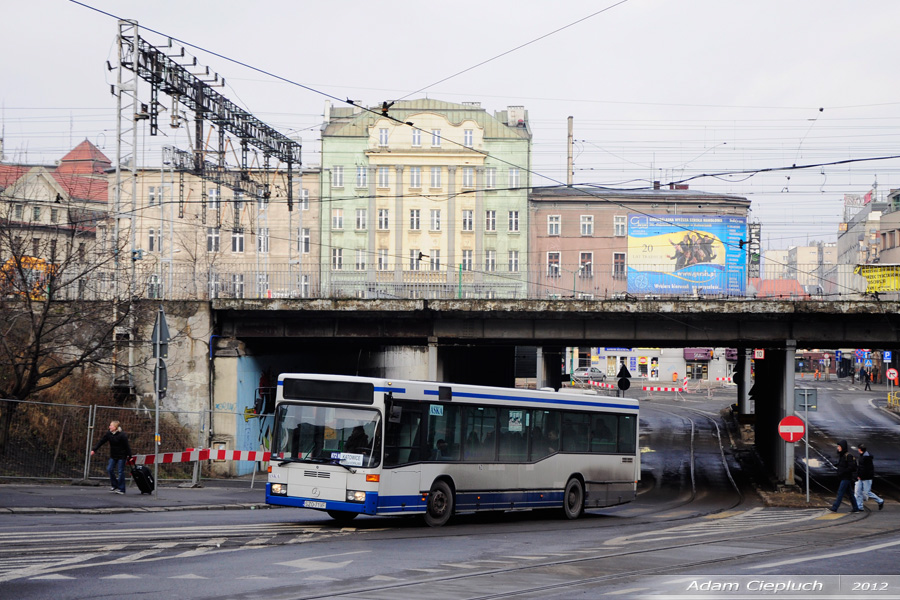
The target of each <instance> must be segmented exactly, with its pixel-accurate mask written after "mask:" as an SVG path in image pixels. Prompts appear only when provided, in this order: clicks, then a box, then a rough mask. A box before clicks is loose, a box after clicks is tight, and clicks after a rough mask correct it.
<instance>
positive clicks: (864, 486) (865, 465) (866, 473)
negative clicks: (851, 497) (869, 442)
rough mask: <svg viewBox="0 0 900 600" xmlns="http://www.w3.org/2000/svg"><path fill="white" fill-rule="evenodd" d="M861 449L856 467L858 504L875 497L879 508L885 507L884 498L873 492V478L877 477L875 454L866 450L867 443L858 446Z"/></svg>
mask: <svg viewBox="0 0 900 600" xmlns="http://www.w3.org/2000/svg"><path fill="white" fill-rule="evenodd" d="M857 448H858V450H859V460H858V461H856V462H857V465H858V466H857V469H856V505H857V506H858V507H860V508H862V507H863V502H865V501H866V498H874V500H875V502H877V503H878V510H881V509H882V508H884V500H882V499H881V498H879V497H878V496H876V495H875V493H874V492H872V480H873V479H875V463H874V462H873V458H874V457H873V456H872V455H871V454H869V452H868V451H867V450H866V445H865V444H860V445H859V446H857Z"/></svg>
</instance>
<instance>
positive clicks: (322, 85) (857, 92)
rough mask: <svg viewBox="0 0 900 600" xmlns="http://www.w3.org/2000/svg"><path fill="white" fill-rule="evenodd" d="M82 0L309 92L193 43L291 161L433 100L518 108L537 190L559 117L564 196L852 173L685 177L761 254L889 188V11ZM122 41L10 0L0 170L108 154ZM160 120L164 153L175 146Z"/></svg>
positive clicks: (74, 13)
mask: <svg viewBox="0 0 900 600" xmlns="http://www.w3.org/2000/svg"><path fill="white" fill-rule="evenodd" d="M85 4H88V5H90V6H92V7H94V8H97V9H99V10H102V11H105V12H109V13H111V14H113V15H115V16H117V17H122V18H128V19H135V20H137V21H138V22H139V24H140V25H141V26H142V27H146V28H149V29H152V30H156V31H159V32H162V33H164V34H166V35H168V36H172V37H175V38H178V39H181V40H184V41H185V42H187V43H189V44H193V45H195V46H198V47H200V48H202V49H206V50H210V51H213V52H216V53H218V54H220V55H223V56H224V57H226V58H228V59H234V60H235V61H239V62H241V63H245V64H247V65H251V66H253V67H256V68H258V69H260V70H262V71H267V72H270V73H272V74H275V75H277V76H279V77H281V78H284V79H287V80H289V81H290V82H294V83H296V84H302V86H305V87H301V86H300V85H293V84H291V83H287V82H285V81H279V80H275V79H273V78H271V77H268V76H266V75H265V74H263V73H260V72H255V71H252V70H250V69H247V68H245V67H242V66H240V65H238V64H235V63H233V62H229V61H228V60H226V58H221V57H217V56H212V55H210V54H207V53H205V52H203V51H201V50H197V49H192V48H188V51H189V52H190V53H192V54H195V55H197V56H198V59H199V62H200V63H201V64H203V65H208V66H210V67H211V69H212V70H213V71H216V72H218V73H220V74H221V75H222V76H224V77H225V80H226V83H227V86H226V87H225V88H224V89H221V90H220V91H221V92H222V93H223V94H225V95H226V96H227V97H228V98H229V99H231V100H232V101H234V102H235V103H237V104H239V105H241V106H243V107H244V108H246V109H247V110H249V111H250V112H252V113H253V114H254V115H255V116H257V117H258V118H260V119H261V120H263V121H265V122H266V123H268V124H270V125H272V126H273V127H275V128H277V129H278V130H279V131H281V132H282V133H285V134H287V135H290V136H299V137H301V138H302V140H303V162H304V164H318V163H319V162H320V157H319V154H318V152H319V149H318V132H319V125H320V124H321V121H322V113H323V107H324V103H325V100H326V98H327V96H328V95H330V96H334V97H337V98H342V99H345V98H351V99H358V100H362V101H364V102H365V103H366V104H368V105H376V104H380V103H381V102H383V101H385V100H393V99H397V98H403V97H407V96H409V97H410V98H420V97H424V96H426V95H427V96H428V97H430V98H436V99H441V100H448V101H451V102H463V101H478V102H481V103H482V106H483V107H484V108H486V109H487V110H488V111H489V112H491V113H493V111H496V110H503V109H505V108H506V107H507V106H508V105H524V106H525V107H526V109H527V110H528V111H529V120H530V124H531V128H532V131H533V134H534V171H535V175H534V176H533V178H532V182H533V184H534V185H549V184H552V183H554V182H564V181H565V163H566V118H567V117H568V116H570V115H571V116H572V117H574V121H575V139H576V140H577V141H576V144H575V168H576V174H575V181H576V183H596V184H601V185H607V186H611V187H629V188H640V187H647V186H649V185H652V181H654V180H659V181H661V182H662V183H663V185H665V184H666V183H669V182H672V181H681V180H685V179H688V178H691V177H694V176H696V175H700V174H705V173H728V172H736V171H747V170H751V171H752V170H762V169H774V168H779V167H786V166H791V165H794V164H796V165H807V164H818V163H829V162H836V161H846V160H858V161H859V162H853V163H848V164H841V165H834V166H824V167H815V168H812V169H806V170H802V171H801V170H794V171H790V172H785V171H774V172H767V173H760V174H755V175H754V174H752V173H743V174H733V175H720V176H718V177H702V178H696V179H691V180H690V182H689V183H690V185H691V188H692V189H698V190H703V191H709V192H720V193H733V194H739V195H744V196H746V197H748V198H750V199H751V200H752V203H753V204H752V211H751V218H752V219H753V220H759V221H760V222H761V223H762V225H763V248H764V249H766V248H786V247H787V246H789V245H797V244H801V245H802V244H805V243H807V241H813V240H824V241H834V240H835V237H836V231H837V226H838V223H839V221H841V220H842V214H843V197H844V194H865V193H866V192H867V191H869V190H870V189H871V188H872V186H873V184H874V183H875V182H876V181H877V186H878V187H877V191H878V195H879V196H881V195H883V194H886V193H887V192H888V191H889V190H890V189H891V188H895V187H900V180H898V179H900V171H898V167H900V161H898V159H890V160H860V159H871V158H877V157H884V156H892V155H895V154H900V121H898V117H900V114H898V113H900V93H898V89H897V88H898V87H900V83H898V78H897V76H896V66H895V65H896V58H895V56H896V42H895V38H896V35H895V29H896V26H897V24H898V23H900V2H896V0H870V1H866V2H850V1H847V0H845V1H832V0H790V1H788V2H785V1H784V0H755V1H754V2H738V1H731V0H683V1H674V0H625V1H624V2H616V0H608V1H601V2H588V1H574V0H573V1H567V0H557V1H555V2H548V1H546V0H515V1H506V0H490V1H488V2H485V1H478V2H473V1H468V0H457V1H455V2H450V3H447V2H422V1H421V0H410V1H407V0H394V1H393V2H389V3H372V2H324V1H320V2H300V1H274V0H273V1H268V2H237V1H230V0H216V1H212V0H209V1H208V0H190V1H187V2H170V1H167V0H162V1H158V2H155V3H148V2H133V1H130V0H118V1H112V0H93V1H91V0H87V1H86V2H85ZM604 9H608V10H604ZM601 11H602V12H601ZM579 21H580V22H579ZM560 28H565V29H563V30H562V31H559V32H557V33H552V32H554V31H555V30H557V29H560ZM116 33H117V24H116V19H115V18H113V17H110V16H106V15H104V14H100V13H98V12H96V11H94V10H91V9H90V8H86V7H84V6H81V5H79V4H75V3H72V2H68V1H65V0H35V1H33V2H19V3H15V4H12V3H9V6H7V7H5V9H4V18H3V19H2V22H0V55H2V57H3V60H2V61H0V103H2V122H3V131H4V155H5V160H7V161H13V160H16V161H23V160H27V161H30V162H37V163H52V162H53V161H54V160H57V159H59V158H60V157H62V156H63V155H64V154H65V153H66V152H67V151H68V150H69V149H70V148H71V147H72V146H74V145H75V144H77V143H78V142H80V141H81V140H83V139H85V138H87V139H90V140H91V141H92V142H94V143H95V144H97V145H98V146H100V147H101V149H102V150H103V151H104V152H105V153H106V154H107V156H109V157H110V158H113V157H114V156H115V142H116V139H115V137H116V133H115V131H116V128H115V127H116V115H115V98H114V97H113V96H112V95H111V94H110V84H112V83H114V82H115V72H109V71H107V68H106V61H107V60H110V61H111V62H113V63H115V57H116V41H115V38H116ZM142 33H143V37H145V38H146V39H147V40H148V41H150V42H151V43H154V44H155V45H162V44H164V43H165V38H163V37H160V36H159V35H156V34H154V33H152V32H151V31H143V32H142ZM548 34H550V35H548ZM542 36H546V37H543V38H542ZM540 38H542V39H540ZM529 42H533V43H529ZM523 44H527V45H525V46H524V47H521V48H519V47H520V46H522V45H523ZM517 48H518V49H517ZM504 53H507V54H505V55H503V54H504ZM500 55H503V56H500ZM498 56H499V58H496V59H495V60H490V59H493V58H494V57H498ZM484 61H488V62H486V63H485V64H481V65H480V66H477V67H475V65H479V63H483V62H484ZM470 67H475V68H472V69H471V70H468V71H466V72H464V73H462V74H459V75H456V76H453V75H455V74H457V73H459V72H461V71H465V70H466V69H469V68H470ZM448 77H449V79H446V80H445V81H442V82H441V83H436V82H439V81H441V80H444V79H445V78H448ZM144 90H145V91H146V90H148V88H147V87H146V86H145V87H144ZM146 95H147V96H148V99H149V93H147V94H146ZM166 103H168V101H166ZM820 109H824V110H820ZM167 118H168V117H167V115H164V116H163V118H162V120H161V132H162V133H164V134H165V135H166V136H167V137H166V138H162V139H161V140H159V141H162V142H163V143H169V144H175V145H176V146H179V147H181V148H183V149H187V147H188V142H187V133H186V131H185V130H173V129H170V128H169V127H168V125H167ZM157 145H158V140H149V139H148V140H146V143H145V144H144V148H145V153H144V154H145V155H144V156H143V157H142V159H141V160H142V164H143V165H144V166H156V165H158V164H159V161H160V159H159V154H158V151H157V150H156V149H155V148H156V146H157Z"/></svg>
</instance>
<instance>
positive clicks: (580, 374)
mask: <svg viewBox="0 0 900 600" xmlns="http://www.w3.org/2000/svg"><path fill="white" fill-rule="evenodd" d="M605 380H606V373H604V372H603V371H601V370H600V369H598V368H597V367H578V368H577V369H575V372H574V373H572V381H574V382H578V383H584V382H587V381H605Z"/></svg>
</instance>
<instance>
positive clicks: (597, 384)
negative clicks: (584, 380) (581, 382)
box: [591, 381, 619, 390]
mask: <svg viewBox="0 0 900 600" xmlns="http://www.w3.org/2000/svg"><path fill="white" fill-rule="evenodd" d="M591 385H592V386H594V387H598V388H603V389H604V390H615V389H618V387H619V386H618V385H617V384H615V383H601V382H599V381H592V382H591Z"/></svg>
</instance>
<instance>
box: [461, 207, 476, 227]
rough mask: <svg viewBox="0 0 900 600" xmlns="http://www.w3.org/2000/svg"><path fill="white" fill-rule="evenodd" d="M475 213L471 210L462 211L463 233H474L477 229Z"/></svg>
mask: <svg viewBox="0 0 900 600" xmlns="http://www.w3.org/2000/svg"><path fill="white" fill-rule="evenodd" d="M474 214H475V213H474V212H473V211H471V210H464V211H462V230H463V231H472V230H473V229H475V218H474Z"/></svg>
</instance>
